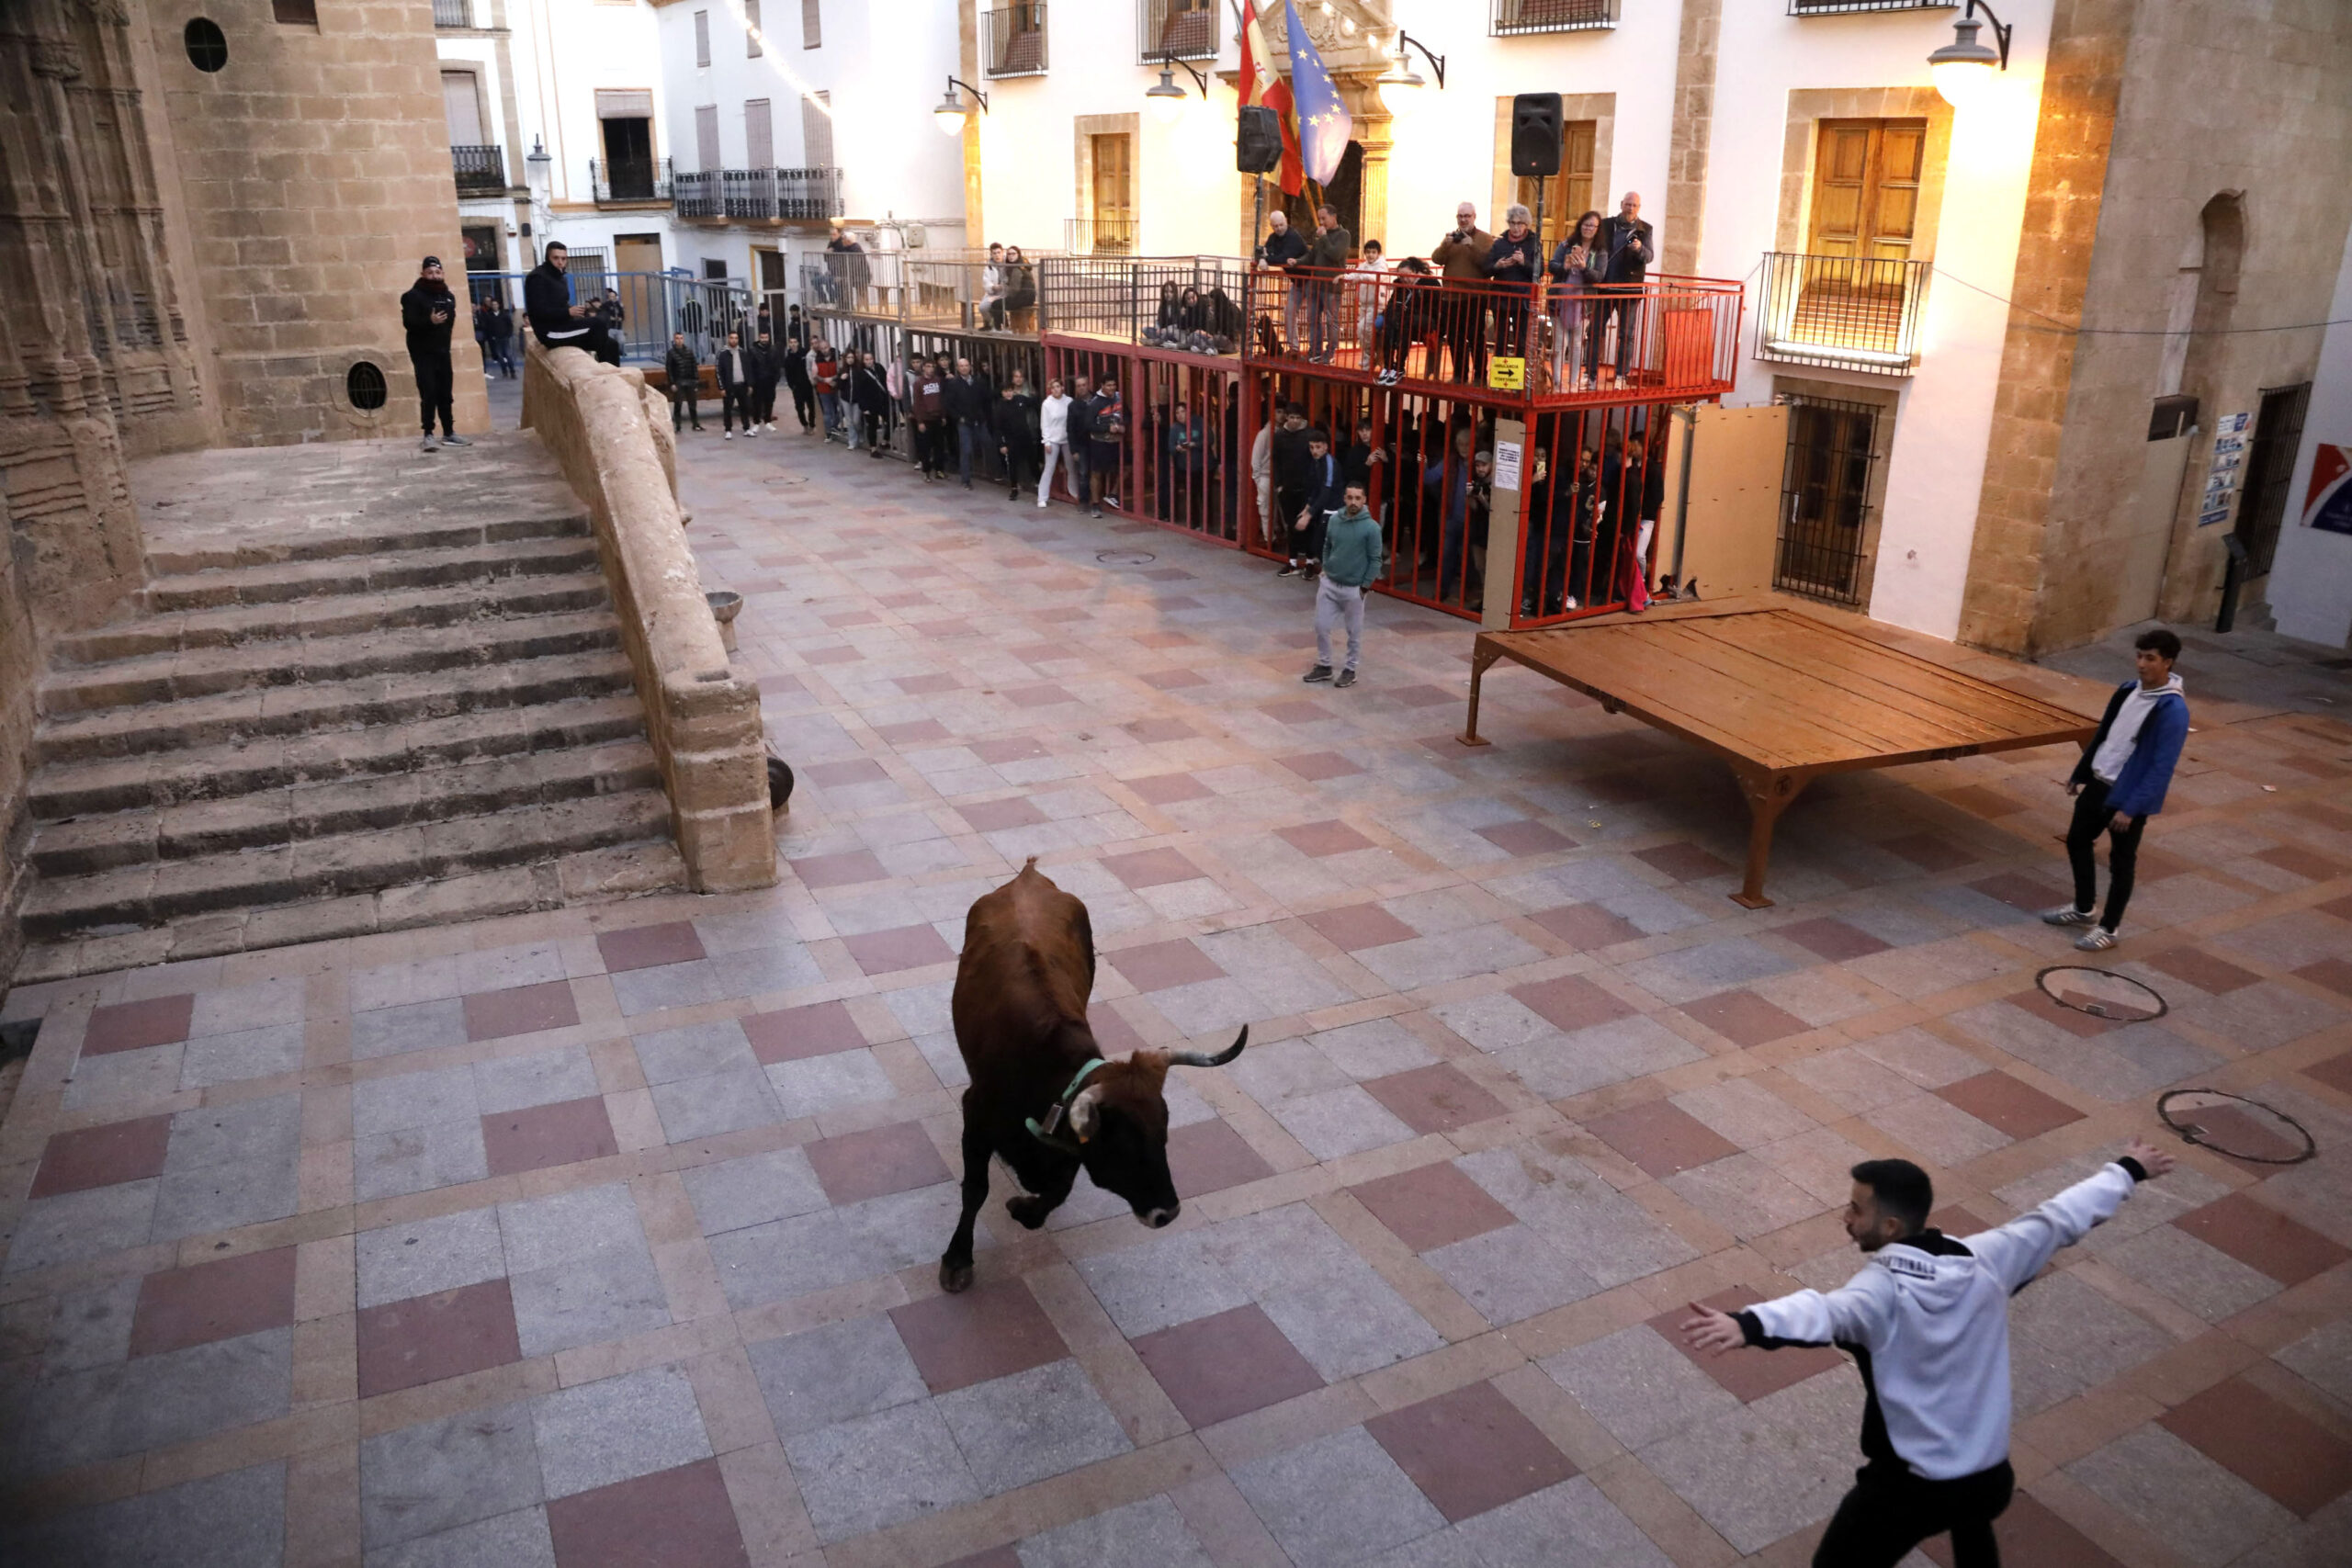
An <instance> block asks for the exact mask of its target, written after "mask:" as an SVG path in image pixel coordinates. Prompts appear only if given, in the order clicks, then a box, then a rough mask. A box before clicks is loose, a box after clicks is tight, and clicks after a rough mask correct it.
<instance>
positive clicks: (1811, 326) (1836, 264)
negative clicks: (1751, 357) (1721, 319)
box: [1756, 252, 1928, 376]
mask: <svg viewBox="0 0 2352 1568" xmlns="http://www.w3.org/2000/svg"><path fill="white" fill-rule="evenodd" d="M1927 294H1928V264H1927V263H1926V262H1922V261H1891V260H1883V259H1878V258H1873V257H1869V256H1813V255H1797V254H1791V253H1787V252H1767V253H1766V254H1765V256H1764V268H1763V278H1762V281H1761V283H1760V284H1759V286H1758V305H1757V317H1756V357H1757V358H1758V359H1770V360H1778V361H1780V362H1781V363H1784V364H1791V365H1828V366H1838V367H1843V368H1846V369H1849V370H1876V371H1879V372H1881V373H1882V374H1884V375H1889V376H1908V375H1909V374H1911V371H1912V369H1913V367H1916V366H1917V364H1918V363H1919V348H1918V344H1919V327H1920V323H1921V321H1923V320H1924V319H1925V314H1926V304H1927Z"/></svg>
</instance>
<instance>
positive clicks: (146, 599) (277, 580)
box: [135, 535, 596, 614]
mask: <svg viewBox="0 0 2352 1568" xmlns="http://www.w3.org/2000/svg"><path fill="white" fill-rule="evenodd" d="M594 570H596V541H595V540H594V538H591V537H589V536H585V535H570V536H562V537H559V538H548V539H516V540H512V541H509V542H506V543H502V544H494V545H468V546H464V547H458V548H455V549H430V550H401V551H395V552H392V553H390V554H384V555H362V556H342V557H337V558H333V559H330V560H298V561H272V562H266V563H263V564H259V565H254V566H237V567H228V568H224V569H221V570H206V571H195V572H184V573H178V574H174V575H169V576H160V577H156V578H153V579H152V580H150V581H149V582H148V584H147V586H146V587H144V588H142V589H141V590H140V591H139V592H138V593H137V595H136V596H135V597H136V601H137V605H138V608H139V609H140V610H141V611H142V612H146V613H149V614H162V613H164V612H168V611H173V610H205V609H213V608H217V607H219V606H220V605H224V604H286V603H288V602H289V601H292V600H297V599H316V598H321V597H324V596H326V595H329V594H335V593H388V592H395V591H398V590H401V589H407V588H434V587H442V586H448V585H454V584H458V583H471V582H480V581H485V580H488V579H492V578H500V577H528V576H546V575H548V574H550V573H559V572H560V573H574V572H583V571H594Z"/></svg>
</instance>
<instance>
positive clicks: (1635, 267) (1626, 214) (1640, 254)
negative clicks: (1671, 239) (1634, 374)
mask: <svg viewBox="0 0 2352 1568" xmlns="http://www.w3.org/2000/svg"><path fill="white" fill-rule="evenodd" d="M1599 239H1600V254H1602V255H1604V256H1606V257H1608V258H1609V261H1608V271H1607V272H1606V273H1605V274H1604V275H1603V276H1602V279H1601V281H1602V282H1603V284H1604V285H1606V287H1604V288H1602V289H1601V295H1602V300H1603V303H1602V307H1601V308H1602V310H1603V312H1604V313H1603V314H1602V316H1601V318H1600V320H1601V322H1602V330H1603V331H1604V332H1605V331H1606V330H1607V323H1608V322H1609V321H1615V322H1616V323H1617V378H1618V379H1619V380H1621V381H1622V380H1623V379H1624V378H1625V367H1626V365H1627V364H1629V363H1630V362H1631V361H1632V360H1633V358H1634V355H1635V354H1636V353H1637V352H1638V350H1639V344H1636V342H1635V341H1634V340H1635V339H1637V338H1639V337H1640V336H1641V334H1642V281H1643V280H1644V279H1645V278H1646V277H1647V276H1649V265H1650V263H1652V262H1654V261H1656V260H1657V244H1656V243H1655V242H1654V241H1653V239H1652V237H1651V234H1650V226H1649V224H1648V223H1647V222H1646V221H1645V220H1643V218H1642V195H1641V192H1639V191H1633V190H1629V191H1627V192H1626V193H1625V199H1624V200H1623V201H1622V202H1620V203H1619V204H1618V207H1617V214H1616V216H1615V217H1613V218H1604V219H1602V220H1600V235H1599Z"/></svg>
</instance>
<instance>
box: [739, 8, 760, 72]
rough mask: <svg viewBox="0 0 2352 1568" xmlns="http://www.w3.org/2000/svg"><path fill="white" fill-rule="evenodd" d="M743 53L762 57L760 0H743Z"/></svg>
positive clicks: (751, 57)
mask: <svg viewBox="0 0 2352 1568" xmlns="http://www.w3.org/2000/svg"><path fill="white" fill-rule="evenodd" d="M743 53H744V54H745V55H746V56H747V57H749V58H750V59H752V60H757V59H758V58H759V57H760V0H743Z"/></svg>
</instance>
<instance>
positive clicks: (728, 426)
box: [718, 383, 752, 430]
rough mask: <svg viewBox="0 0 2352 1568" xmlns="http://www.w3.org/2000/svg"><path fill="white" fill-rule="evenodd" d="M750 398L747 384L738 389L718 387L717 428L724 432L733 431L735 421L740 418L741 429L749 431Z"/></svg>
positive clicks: (750, 422) (750, 416)
mask: <svg viewBox="0 0 2352 1568" xmlns="http://www.w3.org/2000/svg"><path fill="white" fill-rule="evenodd" d="M718 398H719V403H718V423H719V427H720V428H721V429H724V430H733V429H734V428H735V421H736V419H737V418H738V416H740V417H741V419H742V421H743V428H744V429H746V430H749V429H751V428H752V389H751V386H750V384H749V383H746V384H744V385H742V386H740V387H724V386H722V387H720V388H719V389H718Z"/></svg>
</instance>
